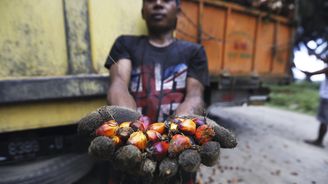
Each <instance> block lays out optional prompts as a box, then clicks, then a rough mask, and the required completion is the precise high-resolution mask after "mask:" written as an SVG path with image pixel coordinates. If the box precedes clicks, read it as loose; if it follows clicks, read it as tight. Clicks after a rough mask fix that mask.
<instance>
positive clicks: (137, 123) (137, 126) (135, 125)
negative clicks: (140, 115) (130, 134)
mask: <svg viewBox="0 0 328 184" xmlns="http://www.w3.org/2000/svg"><path fill="white" fill-rule="evenodd" d="M130 127H131V128H132V129H133V130H134V131H142V132H144V131H145V127H144V126H143V124H142V122H141V121H139V120H136V121H134V122H132V123H131V124H130Z"/></svg>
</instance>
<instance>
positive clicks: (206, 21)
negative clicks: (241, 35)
mask: <svg viewBox="0 0 328 184" xmlns="http://www.w3.org/2000/svg"><path fill="white" fill-rule="evenodd" d="M202 22H203V32H204V33H206V34H203V41H202V44H203V45H204V47H205V49H206V53H207V57H208V65H209V71H210V73H211V75H215V76H216V75H219V74H220V71H221V66H222V57H223V55H222V49H223V43H224V41H223V39H224V38H223V36H224V29H223V28H224V25H225V10H224V9H221V8H217V7H213V6H205V9H204V15H203V20H202Z"/></svg>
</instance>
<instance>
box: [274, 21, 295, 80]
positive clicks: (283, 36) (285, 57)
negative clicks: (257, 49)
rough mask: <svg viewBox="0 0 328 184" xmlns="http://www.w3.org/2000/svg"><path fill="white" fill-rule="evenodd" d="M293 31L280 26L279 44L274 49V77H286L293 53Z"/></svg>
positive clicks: (278, 31)
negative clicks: (291, 40)
mask: <svg viewBox="0 0 328 184" xmlns="http://www.w3.org/2000/svg"><path fill="white" fill-rule="evenodd" d="M290 39H291V29H290V28H289V27H288V26H287V25H284V24H278V29H277V44H276V45H274V49H273V66H272V74H273V75H286V72H287V67H288V66H289V55H290V52H291V48H290V47H291V42H290Z"/></svg>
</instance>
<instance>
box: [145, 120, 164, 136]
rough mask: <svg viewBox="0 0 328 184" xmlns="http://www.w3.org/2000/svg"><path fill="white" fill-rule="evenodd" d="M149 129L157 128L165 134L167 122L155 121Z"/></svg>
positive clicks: (156, 129)
mask: <svg viewBox="0 0 328 184" xmlns="http://www.w3.org/2000/svg"><path fill="white" fill-rule="evenodd" d="M148 130H155V131H156V132H158V133H160V134H163V133H164V131H165V123H161V122H159V123H153V124H150V125H149V127H148Z"/></svg>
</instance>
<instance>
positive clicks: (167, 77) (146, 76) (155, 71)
mask: <svg viewBox="0 0 328 184" xmlns="http://www.w3.org/2000/svg"><path fill="white" fill-rule="evenodd" d="M162 67H163V66H162V65H161V64H159V63H157V64H155V65H142V66H141V67H137V68H136V69H134V70H133V71H132V74H131V82H130V90H131V93H132V95H133V96H134V97H135V100H136V103H137V107H138V111H140V112H141V113H142V114H144V115H147V116H149V117H150V119H151V120H152V121H153V122H156V121H163V120H164V119H166V118H167V117H168V116H169V115H171V114H172V113H173V112H174V111H175V109H176V108H177V107H178V105H179V104H180V103H181V102H182V101H183V99H184V95H185V90H186V79H187V70H188V67H187V65H186V64H184V63H182V64H178V65H174V66H170V67H168V68H166V69H165V70H163V68H162Z"/></svg>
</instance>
